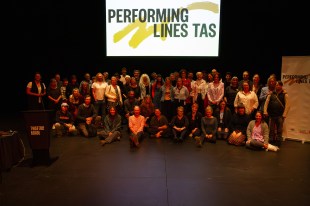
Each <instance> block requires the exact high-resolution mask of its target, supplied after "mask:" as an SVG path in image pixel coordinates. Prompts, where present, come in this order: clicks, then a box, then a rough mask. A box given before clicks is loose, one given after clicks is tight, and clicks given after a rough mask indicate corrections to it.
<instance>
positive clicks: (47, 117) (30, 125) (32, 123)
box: [23, 110, 53, 149]
mask: <svg viewBox="0 0 310 206" xmlns="http://www.w3.org/2000/svg"><path fill="white" fill-rule="evenodd" d="M23 113H24V118H25V121H26V130H27V136H28V140H29V144H30V148H31V149H49V147H50V131H51V128H52V121H51V118H52V114H53V111H52V110H29V111H24V112H23Z"/></svg>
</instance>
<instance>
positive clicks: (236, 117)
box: [228, 103, 251, 146]
mask: <svg viewBox="0 0 310 206" xmlns="http://www.w3.org/2000/svg"><path fill="white" fill-rule="evenodd" d="M250 120H251V117H250V116H249V115H248V114H246V113H245V106H244V105H243V103H239V104H238V106H237V113H235V114H233V116H232V118H231V121H230V124H229V130H230V131H231V134H230V135H229V137H228V143H229V144H233V145H237V146H239V145H244V144H245V141H246V130H247V127H248V124H249V122H250Z"/></svg>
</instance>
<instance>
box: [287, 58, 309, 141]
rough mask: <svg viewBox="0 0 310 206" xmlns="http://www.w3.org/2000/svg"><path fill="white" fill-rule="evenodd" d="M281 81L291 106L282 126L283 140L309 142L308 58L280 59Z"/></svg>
mask: <svg viewBox="0 0 310 206" xmlns="http://www.w3.org/2000/svg"><path fill="white" fill-rule="evenodd" d="M281 80H282V82H283V84H284V85H283V88H284V89H285V90H286V91H287V93H288V96H289V101H290V105H291V107H290V111H289V112H288V114H287V117H286V119H285V121H284V125H283V126H284V128H283V139H284V140H285V139H292V140H298V141H301V142H302V143H304V142H310V127H309V125H310V124H309V116H310V104H309V102H310V56H284V57H282V75H281Z"/></svg>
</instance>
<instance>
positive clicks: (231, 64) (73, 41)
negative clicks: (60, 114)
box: [2, 0, 310, 113]
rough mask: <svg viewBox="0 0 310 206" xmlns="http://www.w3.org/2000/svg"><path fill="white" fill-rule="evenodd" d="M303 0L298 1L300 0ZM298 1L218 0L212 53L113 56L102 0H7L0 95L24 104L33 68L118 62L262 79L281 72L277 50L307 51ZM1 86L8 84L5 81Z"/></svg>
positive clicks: (80, 69)
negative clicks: (217, 48)
mask: <svg viewBox="0 0 310 206" xmlns="http://www.w3.org/2000/svg"><path fill="white" fill-rule="evenodd" d="M300 2H302V1H300ZM300 2H299V1H294V2H291V1H288V0H283V1H280V0H277V1H275V0H268V1H267V0H262V1H258V0H255V1H245V0H243V1H230V0H222V5H221V27H220V55H219V57H216V58H214V57H212V58H201V57H199V58H192V57H191V58H189V57H188V58H184V57H181V58H177V57H173V58H172V57H164V58H160V57H148V58H142V57H141V58H137V57H136V58H134V57H126V58H123V57H122V58H117V57H113V58H111V57H109V58H108V57H106V54H105V50H106V49H105V19H104V18H105V13H104V9H105V2H104V1H103V0H101V1H100V0H92V1H73V0H62V1H59V0H45V1H40V0H33V1H22V0H15V1H11V2H10V3H11V5H10V9H9V10H8V11H9V14H8V15H7V19H5V22H6V24H7V26H6V28H7V29H6V30H5V33H6V34H7V38H6V39H5V42H6V43H8V48H6V49H5V51H6V54H7V55H6V58H5V63H3V65H2V66H3V71H4V73H3V74H4V75H3V77H4V79H5V82H4V83H5V84H4V88H3V90H4V91H5V92H4V95H5V96H6V97H7V98H9V99H11V100H12V101H11V103H10V104H9V106H10V108H12V109H8V110H6V109H5V112H8V113H10V112H12V111H13V112H19V111H21V110H24V109H25V108H26V103H25V102H26V101H25V98H26V95H25V89H26V85H27V83H28V82H29V81H31V80H32V79H33V75H34V72H36V71H40V72H41V73H42V74H43V81H44V82H45V83H46V84H47V83H48V82H49V79H50V78H51V77H52V76H53V75H54V74H55V73H56V72H59V73H60V74H61V77H69V75H71V74H76V75H78V77H79V79H82V76H83V74H84V73H85V72H90V73H91V75H95V74H96V73H97V72H103V71H108V72H109V73H110V74H113V73H114V72H120V70H121V68H122V67H124V66H125V67H127V68H128V69H129V74H131V73H132V71H133V70H134V69H140V70H141V71H142V72H146V73H151V72H152V71H156V72H157V73H161V74H163V75H168V74H169V73H170V72H173V71H178V70H180V69H181V68H185V69H188V70H193V71H198V70H207V71H211V69H212V68H216V69H217V70H218V71H220V72H221V73H223V74H224V73H225V72H226V71H231V72H232V73H233V74H234V75H236V76H238V77H240V78H241V77H242V71H244V70H248V71H250V74H251V76H252V75H253V74H254V73H258V74H260V76H261V79H262V82H263V83H265V82H266V80H267V77H268V76H269V74H271V73H275V74H276V75H277V76H278V77H280V73H281V57H282V56H285V55H309V39H308V38H309V36H310V35H309V32H308V31H306V30H308V29H307V27H309V26H308V25H309V22H308V21H309V15H307V14H308V13H309V12H308V11H306V8H307V7H306V6H304V5H302V4H300ZM7 86H8V87H7Z"/></svg>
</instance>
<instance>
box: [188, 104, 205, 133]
mask: <svg viewBox="0 0 310 206" xmlns="http://www.w3.org/2000/svg"><path fill="white" fill-rule="evenodd" d="M198 107H199V106H198V104H197V103H194V104H193V105H192V110H191V111H190V112H189V113H188V114H187V118H188V122H189V126H188V130H189V131H188V133H189V135H188V136H189V137H190V138H192V137H193V138H195V137H199V136H200V135H201V118H202V114H201V113H200V112H198Z"/></svg>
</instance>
